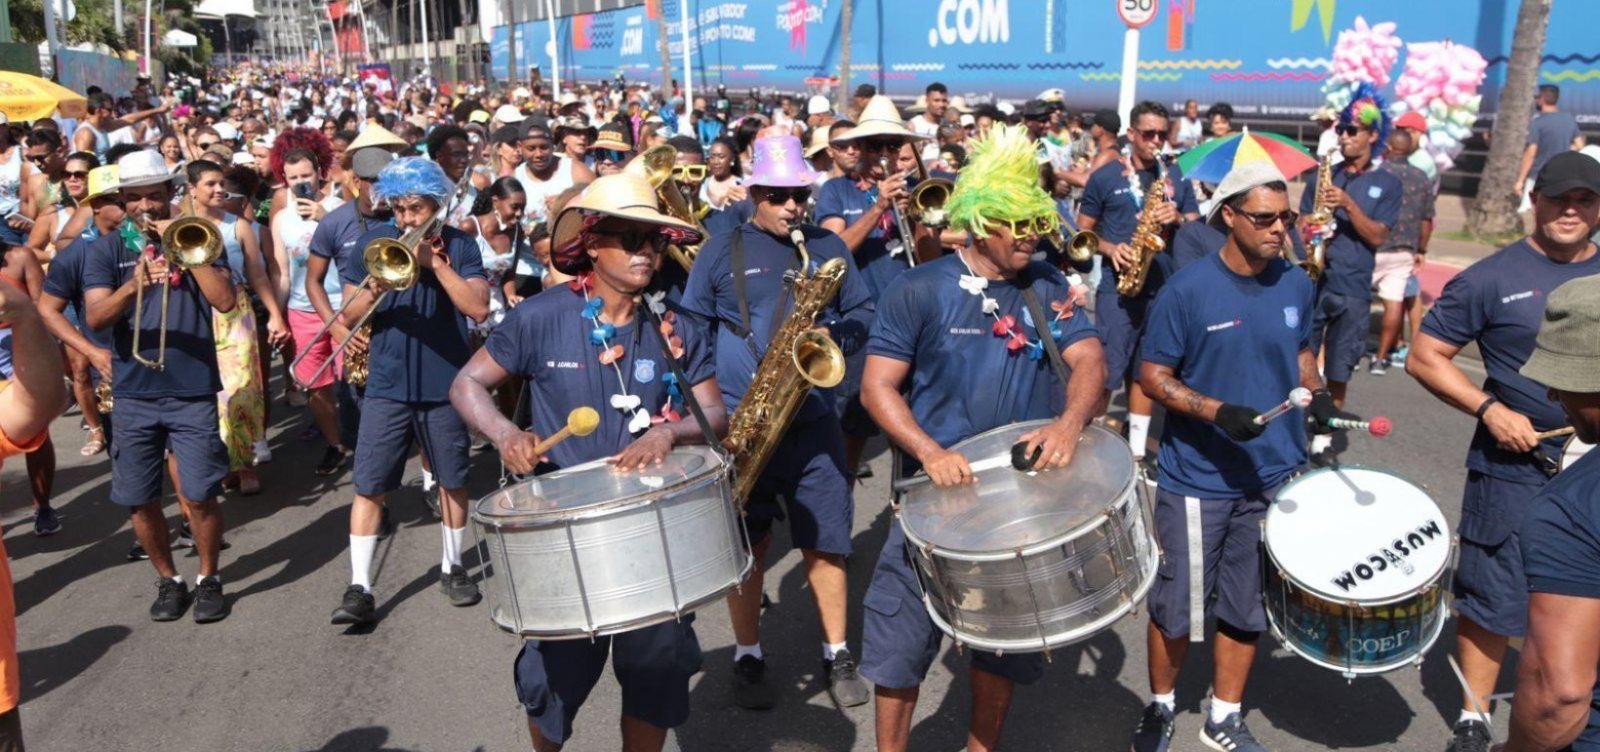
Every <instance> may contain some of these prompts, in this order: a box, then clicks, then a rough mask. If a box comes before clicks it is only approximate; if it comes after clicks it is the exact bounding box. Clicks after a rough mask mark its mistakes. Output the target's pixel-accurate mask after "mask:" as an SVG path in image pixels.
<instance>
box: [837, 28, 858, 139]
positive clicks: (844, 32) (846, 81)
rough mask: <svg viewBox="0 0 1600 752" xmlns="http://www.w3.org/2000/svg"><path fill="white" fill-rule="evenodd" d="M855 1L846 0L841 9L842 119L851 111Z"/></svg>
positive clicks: (840, 109)
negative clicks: (851, 37)
mask: <svg viewBox="0 0 1600 752" xmlns="http://www.w3.org/2000/svg"><path fill="white" fill-rule="evenodd" d="M855 16H856V13H855V0H844V5H843V6H842V7H840V8H839V26H840V30H839V39H840V42H839V104H838V106H837V107H836V108H835V111H836V112H838V113H839V114H840V116H841V117H843V116H844V113H846V112H849V111H850V27H851V26H852V25H854V22H855Z"/></svg>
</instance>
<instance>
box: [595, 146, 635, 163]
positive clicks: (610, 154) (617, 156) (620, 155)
mask: <svg viewBox="0 0 1600 752" xmlns="http://www.w3.org/2000/svg"><path fill="white" fill-rule="evenodd" d="M589 152H590V153H591V154H594V158H595V161H596V162H625V161H627V159H628V153H627V152H625V151H619V150H617V149H590V150H589Z"/></svg>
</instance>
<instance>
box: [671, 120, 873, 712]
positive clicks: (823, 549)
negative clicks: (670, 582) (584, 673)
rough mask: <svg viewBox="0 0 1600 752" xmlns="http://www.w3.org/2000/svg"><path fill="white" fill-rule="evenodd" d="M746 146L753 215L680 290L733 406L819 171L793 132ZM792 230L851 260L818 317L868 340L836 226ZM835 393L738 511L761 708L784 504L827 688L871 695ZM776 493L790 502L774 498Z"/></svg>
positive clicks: (768, 332) (746, 631)
mask: <svg viewBox="0 0 1600 752" xmlns="http://www.w3.org/2000/svg"><path fill="white" fill-rule="evenodd" d="M754 151H755V165H754V166H755V169H754V170H753V172H752V174H751V175H750V176H749V177H747V178H746V180H745V185H747V186H749V187H750V198H751V201H752V202H753V203H754V204H755V216H754V217H753V218H751V220H750V221H749V222H746V223H745V224H743V225H740V226H739V227H738V228H736V229H734V230H733V231H731V232H727V233H724V234H721V235H718V236H716V237H714V238H712V239H711V240H710V242H708V243H706V245H705V246H704V247H703V248H702V249H701V251H700V254H699V256H698V257H696V259H695V262H694V268H693V269H692V270H691V271H690V272H689V282H688V285H687V286H686V287H685V288H684V292H683V299H682V301H681V305H682V307H683V309H684V310H686V311H688V312H689V313H691V314H693V315H694V316H696V317H698V318H700V319H702V320H704V321H708V322H710V323H711V326H712V327H713V329H714V331H715V334H716V356H717V376H718V379H719V381H720V383H721V385H722V395H723V400H724V402H726V403H727V406H728V409H729V411H730V412H731V411H732V410H733V409H734V408H735V407H737V406H738V404H739V402H740V401H741V400H743V399H744V397H745V391H746V390H747V389H748V388H749V386H750V380H751V378H752V376H753V375H754V374H755V372H756V368H757V366H758V364H759V363H760V361H761V357H762V355H763V354H764V353H765V351H766V348H767V344H768V342H769V341H770V338H771V337H772V334H773V333H774V332H776V331H777V330H778V328H779V327H781V326H782V325H783V320H784V319H785V318H786V317H787V315H788V302H789V301H790V298H789V296H788V294H787V287H786V286H785V284H784V275H785V274H787V273H788V272H789V271H790V270H791V269H794V268H796V267H797V266H798V259H799V253H798V251H797V250H796V249H795V247H794V246H793V245H792V244H791V243H790V240H789V233H790V230H791V229H792V228H793V227H794V226H795V225H796V224H797V223H798V222H799V220H800V215H801V212H802V211H803V210H804V208H805V204H806V198H807V197H808V196H809V195H810V192H811V184H812V181H813V180H814V179H815V174H814V173H813V172H812V171H811V169H810V168H809V167H807V166H806V163H805V159H804V157H803V156H802V154H801V147H800V139H798V138H795V137H794V136H771V137H767V138H758V139H756V141H755V145H754ZM800 229H801V231H802V232H804V233H805V237H806V245H807V249H808V250H809V251H810V254H811V263H812V264H814V265H820V264H822V263H825V262H827V261H828V260H829V259H833V258H843V259H845V260H846V262H847V264H848V269H847V271H846V272H845V276H844V281H843V285H842V286H841V287H840V288H839V295H838V297H837V298H835V299H834V300H833V302H832V303H830V304H829V305H828V306H827V308H825V309H824V310H823V313H822V315H821V316H819V317H818V319H817V324H818V326H821V327H824V328H825V329H826V330H827V333H828V335H829V336H830V337H832V338H833V339H834V341H835V342H838V343H839V344H840V347H841V349H843V351H844V354H845V355H846V356H849V355H850V354H851V353H853V352H855V351H857V350H859V349H861V348H862V347H863V346H864V345H865V344H866V332H867V327H868V326H869V325H870V323H871V321H872V301H871V298H870V297H869V293H868V290H867V286H866V284H864V282H863V281H862V279H861V277H860V275H859V274H858V273H857V271H856V267H855V264H854V263H852V262H850V252H849V250H848V249H847V248H846V247H845V245H844V243H842V242H841V241H840V240H839V238H838V236H836V235H834V234H833V233H831V232H828V231H826V230H823V229H820V228H817V227H814V226H811V225H800ZM833 399H834V395H833V394H832V393H831V392H830V391H829V390H825V389H813V390H812V391H811V393H810V394H809V395H808V396H807V397H806V401H805V403H804V404H803V405H802V406H801V407H800V409H799V411H798V412H797V413H796V414H795V418H794V422H793V423H792V424H791V425H790V426H789V428H788V431H787V433H785V434H784V437H783V440H782V442H781V443H780V444H779V446H778V448H777V450H776V451H775V452H774V453H773V456H772V461H771V462H770V464H768V465H767V467H766V470H765V471H764V472H763V473H762V474H761V479H760V481H759V482H758V483H757V484H756V486H755V490H754V493H753V494H752V495H751V499H750V503H749V507H748V511H747V514H746V518H745V521H746V523H747V524H748V526H749V529H750V538H751V543H752V545H754V546H755V551H754V552H753V553H754V554H755V559H756V566H755V571H754V572H752V573H751V575H750V580H749V581H748V582H747V583H746V584H745V586H744V587H743V588H742V589H741V590H740V591H739V592H738V593H735V594H734V595H731V596H729V598H728V610H729V611H730V612H731V616H732V619H733V632H734V640H735V643H736V644H735V647H734V656H733V659H734V661H735V683H734V700H735V702H737V703H738V704H739V705H740V706H742V707H746V708H757V709H765V708H770V707H772V706H773V705H774V704H775V703H776V701H777V700H776V697H775V696H774V693H773V689H772V687H771V685H769V684H768V683H767V681H766V678H765V671H766V662H765V661H764V660H763V658H762V653H761V632H760V616H761V576H762V571H763V569H764V566H765V562H764V561H763V557H764V555H765V554H766V551H767V546H768V545H769V543H770V537H769V535H768V533H769V532H770V530H771V526H772V523H773V521H774V520H775V519H782V518H784V516H785V512H787V518H788V520H789V526H790V532H791V535H792V538H793V540H794V547H795V548H798V549H800V550H801V552H802V555H803V556H804V557H805V564H806V578H807V580H808V581H809V583H810V585H811V590H812V594H813V596H814V597H815V598H816V603H817V612H818V616H819V618H820V620H821V622H822V635H823V640H822V642H823V650H822V655H823V675H824V676H826V677H827V682H828V692H829V694H830V695H831V696H832V698H833V700H834V703H835V704H837V705H839V706H841V707H849V706H853V705H860V704H863V703H865V702H866V701H867V699H868V693H867V687H866V683H865V682H864V681H862V680H861V677H860V676H859V675H858V674H857V673H856V663H855V658H854V657H853V656H852V655H851V653H850V651H849V649H847V648H846V647H845V627H846V607H845V603H846V596H847V592H846V591H847V587H848V583H847V582H846V579H845V569H844V557H845V556H848V555H849V554H850V552H851V544H850V526H851V523H852V522H853V520H854V516H855V501H854V498H853V497H852V493H851V489H850V482H849V479H848V477H847V475H846V473H847V469H846V467H845V464H844V446H843V442H842V439H841V434H840V430H839V420H838V418H837V416H836V415H835V413H834V409H833ZM780 494H781V495H782V496H783V497H784V499H785V502H786V504H785V507H786V509H779V507H778V503H777V500H776V497H777V496H778V495H780Z"/></svg>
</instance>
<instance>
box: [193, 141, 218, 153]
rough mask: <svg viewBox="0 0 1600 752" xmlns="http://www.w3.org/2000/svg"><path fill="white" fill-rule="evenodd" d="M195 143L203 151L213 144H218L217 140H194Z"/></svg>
mask: <svg viewBox="0 0 1600 752" xmlns="http://www.w3.org/2000/svg"><path fill="white" fill-rule="evenodd" d="M194 145H195V146H197V147H199V149H200V150H201V151H205V150H206V149H209V148H211V147H213V146H216V145H217V142H216V141H196V142H194Z"/></svg>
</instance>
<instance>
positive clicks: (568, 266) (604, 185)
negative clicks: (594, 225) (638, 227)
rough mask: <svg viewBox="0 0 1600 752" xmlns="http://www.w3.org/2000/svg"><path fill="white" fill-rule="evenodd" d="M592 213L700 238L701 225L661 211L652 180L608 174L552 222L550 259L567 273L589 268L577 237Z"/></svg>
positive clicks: (628, 175) (583, 270)
mask: <svg viewBox="0 0 1600 752" xmlns="http://www.w3.org/2000/svg"><path fill="white" fill-rule="evenodd" d="M590 214H600V215H604V216H607V217H616V218H618V219H628V220H633V221H636V222H646V223H649V224H653V225H660V226H662V227H670V228H672V229H674V230H680V231H682V232H684V233H687V234H688V235H689V236H691V239H690V240H689V241H688V242H691V243H693V242H699V239H700V230H699V228H696V227H695V226H694V225H691V224H689V223H687V222H684V221H683V220H680V219H675V218H673V217H671V216H668V215H666V214H663V213H662V212H661V204H660V201H659V199H658V198H657V196H656V191H655V189H654V188H651V187H650V181H648V180H646V179H644V178H642V177H640V176H638V175H635V174H632V173H628V172H619V173H616V174H613V175H605V176H602V177H599V178H596V179H595V181H594V182H593V183H590V184H589V187H587V188H585V189H583V192H582V193H580V194H578V196H577V197H576V198H574V199H572V200H571V201H570V202H568V203H567V205H566V206H564V207H562V209H561V213H560V214H557V215H556V220H555V222H554V224H552V228H553V230H552V231H551V233H550V238H551V241H550V261H551V264H552V265H554V266H555V268H556V269H557V270H558V271H560V272H562V273H564V274H580V273H582V272H585V271H588V269H589V266H590V261H589V255H588V254H587V253H584V249H583V248H582V247H581V245H579V244H578V243H577V242H576V241H577V240H578V236H579V235H580V234H581V233H582V232H583V226H584V217H585V215H590Z"/></svg>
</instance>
